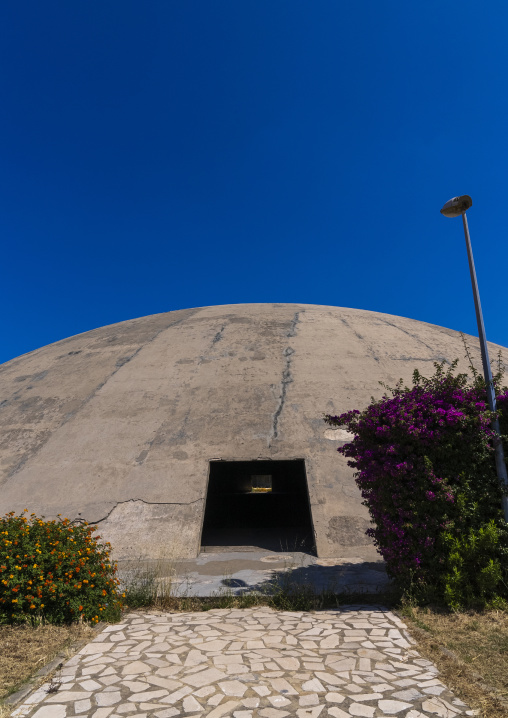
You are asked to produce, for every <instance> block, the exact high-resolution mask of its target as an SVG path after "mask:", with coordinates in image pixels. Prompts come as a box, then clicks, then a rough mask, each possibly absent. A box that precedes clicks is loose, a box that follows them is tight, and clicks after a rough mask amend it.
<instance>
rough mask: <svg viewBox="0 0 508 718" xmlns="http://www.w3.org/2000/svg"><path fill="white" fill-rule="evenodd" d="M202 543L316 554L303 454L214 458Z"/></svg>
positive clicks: (204, 547)
mask: <svg viewBox="0 0 508 718" xmlns="http://www.w3.org/2000/svg"><path fill="white" fill-rule="evenodd" d="M201 547H202V550H203V551H207V550H208V551H210V550H212V549H213V550H221V549H222V550H226V549H227V548H231V549H233V548H235V547H236V548H238V547H242V548H244V549H247V548H261V549H266V550H269V551H305V552H307V553H313V552H314V531H313V528H312V519H311V515H310V505H309V493H308V488H307V477H306V474H305V462H304V461H303V459H295V460H293V461H211V462H210V478H209V482H208V494H207V497H206V507H205V517H204V523H203V534H202V537H201Z"/></svg>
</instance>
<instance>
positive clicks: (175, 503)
mask: <svg viewBox="0 0 508 718" xmlns="http://www.w3.org/2000/svg"><path fill="white" fill-rule="evenodd" d="M204 500H205V499H204V498H201V499H196V500H195V501H145V499H126V500H125V501H117V503H116V504H115V505H114V506H113V508H112V509H111V510H110V511H108V513H107V514H106V516H104V517H103V518H102V519H97V521H91V522H89V523H92V524H100V523H102V522H103V521H106V520H107V519H109V517H110V516H111V514H112V513H113V511H114V510H115V509H116V508H118V507H119V506H121V505H122V504H130V503H133V502H134V501H141V503H142V504H146V505H147V506H192V504H198V503H199V502H200V501H201V502H204ZM83 520H84V519H74V520H73V523H79V522H81V521H83Z"/></svg>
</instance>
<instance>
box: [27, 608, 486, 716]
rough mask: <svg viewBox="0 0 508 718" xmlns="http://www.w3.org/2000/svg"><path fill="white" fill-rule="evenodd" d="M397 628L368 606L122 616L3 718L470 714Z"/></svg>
mask: <svg viewBox="0 0 508 718" xmlns="http://www.w3.org/2000/svg"><path fill="white" fill-rule="evenodd" d="M405 628H406V627H405V625H404V624H403V623H402V622H401V621H400V620H399V619H398V618H397V617H396V616H395V615H394V614H393V613H391V612H389V611H387V610H386V609H383V607H376V606H346V607H343V608H341V609H339V610H335V611H320V612H316V613H303V612H296V613H292V612H276V611H273V610H271V609H269V608H264V607H257V608H253V609H248V610H234V609H221V610H212V611H208V612H206V613H173V614H171V613H155V612H154V613H131V614H129V615H127V616H125V618H124V620H123V622H122V623H121V624H117V625H111V626H107V627H106V628H105V629H104V630H103V631H102V632H101V633H100V634H99V635H98V636H97V637H96V638H95V639H94V640H93V641H92V642H91V643H89V644H87V645H86V646H85V647H84V648H82V649H81V650H80V651H79V653H78V654H76V655H75V656H73V657H72V658H71V659H70V660H68V661H67V663H65V664H64V666H63V668H62V670H61V672H60V677H59V678H57V680H56V681H55V680H54V681H53V684H52V686H50V685H49V684H46V685H45V686H42V687H41V688H39V689H38V690H37V691H36V692H34V693H33V694H32V695H31V696H29V698H28V699H26V700H25V702H24V703H23V704H22V705H21V706H19V707H18V708H16V709H15V710H14V712H13V716H14V718H32V717H33V718H70V717H71V716H80V717H82V718H85V717H88V716H90V717H91V718H149V717H150V718H151V717H152V716H155V718H173V717H174V716H175V717H176V716H207V717H208V718H223V717H224V718H225V717H227V716H232V717H233V718H258V717H259V718H284V716H297V718H318V716H321V717H322V718H326V717H328V716H332V717H333V718H349V717H350V716H360V717H363V718H374V717H377V716H383V717H384V718H388V717H389V716H397V717H398V718H424V717H426V716H429V717H430V716H432V717H433V718H436V717H438V718H454V716H457V715H460V716H462V715H474V712H473V711H471V710H468V707H467V706H466V705H465V704H464V703H462V702H461V701H459V700H458V699H457V698H455V697H454V696H453V694H452V693H451V692H450V691H449V690H448V689H447V688H446V687H445V686H444V685H443V684H442V683H441V681H440V680H439V676H438V671H437V669H436V668H435V667H434V666H433V664H432V663H431V662H430V661H427V660H425V659H423V658H421V657H420V656H419V654H418V653H417V651H415V650H414V649H413V648H412V641H411V638H410V637H409V635H408V634H407V632H406V631H405ZM58 680H60V681H61V683H60V685H59V686H58V687H57V690H56V691H55V683H58ZM48 691H49V692H48Z"/></svg>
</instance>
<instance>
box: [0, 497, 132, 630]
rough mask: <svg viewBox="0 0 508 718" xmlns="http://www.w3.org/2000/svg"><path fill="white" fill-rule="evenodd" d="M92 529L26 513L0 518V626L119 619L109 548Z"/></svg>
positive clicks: (94, 528) (94, 527)
mask: <svg viewBox="0 0 508 718" xmlns="http://www.w3.org/2000/svg"><path fill="white" fill-rule="evenodd" d="M96 529H97V527H96V526H90V525H88V524H87V523H83V524H72V523H71V522H70V521H69V519H61V518H58V519H57V520H54V521H45V520H44V516H43V517H41V518H38V517H37V516H36V515H35V514H31V515H30V516H28V510H27V509H25V510H24V511H23V513H22V514H20V515H19V516H16V515H15V514H14V512H11V513H8V514H6V515H5V516H4V517H3V518H1V519H0V622H2V623H6V622H10V623H20V622H27V621H29V622H32V623H36V622H39V621H41V620H43V621H47V622H49V623H70V622H72V621H76V620H85V621H89V622H90V623H98V622H99V621H100V620H105V621H114V620H118V618H119V615H120V611H121V609H122V597H121V596H120V594H119V590H118V585H119V580H118V578H117V577H116V564H115V563H111V561H110V558H109V555H110V551H111V545H110V544H109V543H107V542H106V543H101V542H100V538H101V537H100V536H93V533H94V531H95V530H96Z"/></svg>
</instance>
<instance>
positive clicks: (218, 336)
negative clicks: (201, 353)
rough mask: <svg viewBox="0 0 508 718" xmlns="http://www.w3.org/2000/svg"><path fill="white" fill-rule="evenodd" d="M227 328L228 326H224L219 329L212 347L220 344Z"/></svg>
mask: <svg viewBox="0 0 508 718" xmlns="http://www.w3.org/2000/svg"><path fill="white" fill-rule="evenodd" d="M225 328H226V325H225V324H223V325H222V326H221V328H220V329H219V331H218V332H217V334H216V335H215V336H214V338H213V339H212V347H213V345H214V344H217V342H220V340H221V339H222V333H223V331H224V329H225Z"/></svg>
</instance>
